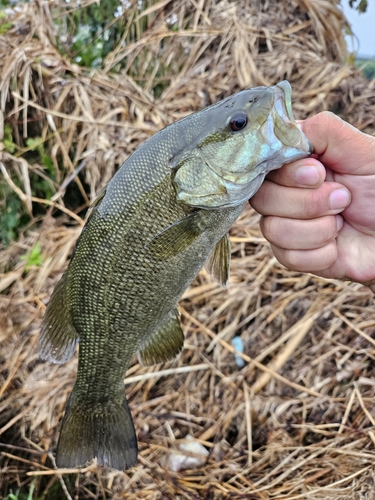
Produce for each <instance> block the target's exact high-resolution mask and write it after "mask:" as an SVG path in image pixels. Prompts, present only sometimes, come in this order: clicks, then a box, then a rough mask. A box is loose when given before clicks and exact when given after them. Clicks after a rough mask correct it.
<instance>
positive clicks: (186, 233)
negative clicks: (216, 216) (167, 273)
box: [149, 210, 205, 259]
mask: <svg viewBox="0 0 375 500" xmlns="http://www.w3.org/2000/svg"><path fill="white" fill-rule="evenodd" d="M203 219H204V216H203V215H202V211H201V210H197V211H196V212H193V213H192V214H189V215H188V216H187V217H185V218H183V219H181V220H179V221H178V222H175V223H174V224H172V225H171V226H169V227H167V229H165V230H164V231H162V232H161V233H160V234H158V235H157V236H155V238H153V240H152V241H151V242H150V244H149V249H150V251H151V252H152V253H154V255H156V256H157V257H158V258H160V259H170V258H171V257H174V256H175V255H178V254H179V253H181V252H183V251H184V250H185V249H186V248H187V247H189V246H190V245H191V244H192V243H193V242H194V241H195V240H196V239H197V238H198V237H199V236H200V235H201V234H202V233H203V231H204V229H205V226H204V220H203Z"/></svg>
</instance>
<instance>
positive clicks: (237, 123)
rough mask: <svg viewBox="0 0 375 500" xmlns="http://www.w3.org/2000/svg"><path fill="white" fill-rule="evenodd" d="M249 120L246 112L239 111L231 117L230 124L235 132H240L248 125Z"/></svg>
mask: <svg viewBox="0 0 375 500" xmlns="http://www.w3.org/2000/svg"><path fill="white" fill-rule="evenodd" d="M247 121H248V119H247V114H246V113H237V114H235V115H234V116H233V117H232V118H231V119H230V122H229V126H230V128H231V130H233V132H238V131H239V130H242V129H243V128H245V127H246V125H247Z"/></svg>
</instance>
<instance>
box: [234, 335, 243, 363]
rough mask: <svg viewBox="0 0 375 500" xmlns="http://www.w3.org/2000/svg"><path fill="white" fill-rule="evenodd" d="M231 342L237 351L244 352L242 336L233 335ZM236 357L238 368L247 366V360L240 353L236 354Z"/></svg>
mask: <svg viewBox="0 0 375 500" xmlns="http://www.w3.org/2000/svg"><path fill="white" fill-rule="evenodd" d="M231 344H232V347H233V348H234V349H236V351H238V352H240V353H241V354H242V353H243V342H242V339H241V337H233V338H232V342H231ZM234 359H235V361H236V365H237V366H238V368H243V367H244V366H245V361H244V360H243V359H242V358H241V356H239V355H238V354H235V355H234Z"/></svg>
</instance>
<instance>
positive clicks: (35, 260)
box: [21, 241, 43, 271]
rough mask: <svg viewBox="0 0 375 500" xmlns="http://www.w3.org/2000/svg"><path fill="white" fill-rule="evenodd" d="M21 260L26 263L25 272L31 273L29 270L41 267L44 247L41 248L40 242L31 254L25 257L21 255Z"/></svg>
mask: <svg viewBox="0 0 375 500" xmlns="http://www.w3.org/2000/svg"><path fill="white" fill-rule="evenodd" d="M21 260H25V261H26V266H25V270H26V271H29V269H30V268H31V267H33V266H40V265H41V263H42V261H43V255H42V247H41V246H40V243H39V241H37V242H36V243H35V245H34V246H33V247H32V249H31V250H30V252H28V253H26V254H25V255H21Z"/></svg>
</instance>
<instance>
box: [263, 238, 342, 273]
mask: <svg viewBox="0 0 375 500" xmlns="http://www.w3.org/2000/svg"><path fill="white" fill-rule="evenodd" d="M271 247H272V251H273V253H274V255H275V257H276V258H277V260H278V261H279V262H281V264H283V265H284V266H285V267H287V268H289V269H293V270H294V271H298V272H302V273H313V274H319V272H320V271H323V270H325V269H327V268H329V267H330V266H332V265H333V264H334V263H335V262H336V260H337V244H336V240H334V241H331V242H330V243H328V244H327V245H325V246H323V247H321V248H315V249H314V250H287V249H285V248H279V247H277V246H275V245H271Z"/></svg>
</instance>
